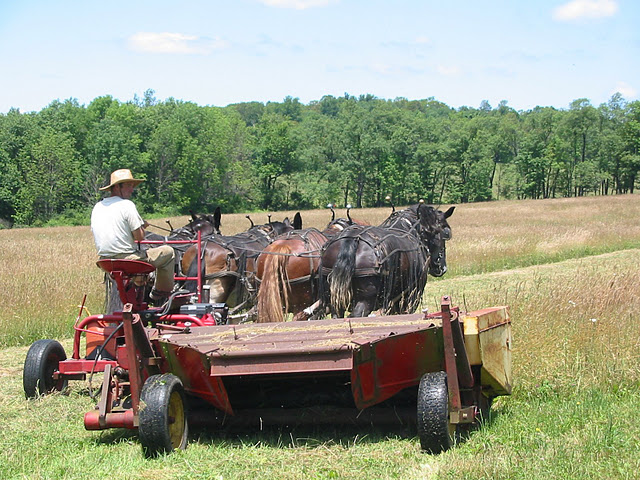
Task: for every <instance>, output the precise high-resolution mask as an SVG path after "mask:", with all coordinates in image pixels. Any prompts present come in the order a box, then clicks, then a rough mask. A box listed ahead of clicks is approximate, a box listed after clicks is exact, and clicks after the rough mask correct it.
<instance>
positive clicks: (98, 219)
mask: <svg viewBox="0 0 640 480" xmlns="http://www.w3.org/2000/svg"><path fill="white" fill-rule="evenodd" d="M142 182H144V180H140V179H136V178H133V175H132V174H131V170H128V169H125V168H123V169H120V170H116V171H114V172H113V173H112V174H111V182H110V183H109V185H107V186H106V187H102V188H100V190H102V191H104V190H109V191H110V192H111V195H110V196H108V197H106V198H104V199H103V200H101V201H100V202H98V203H97V204H96V205H95V206H94V207H93V211H92V212H91V231H92V232H93V239H94V241H95V244H96V249H97V251H98V256H99V257H100V258H101V259H103V258H123V259H128V260H143V261H145V262H148V263H150V264H151V265H153V266H154V267H156V279H155V285H154V287H153V289H152V290H151V294H150V298H151V299H152V300H153V301H154V302H155V303H162V302H163V301H164V300H165V299H167V298H168V297H169V295H170V294H171V291H172V290H173V282H174V279H173V272H174V256H175V253H174V251H173V248H171V247H170V246H169V245H161V246H159V247H156V248H149V249H148V250H147V251H146V252H145V251H143V250H141V249H140V248H139V246H138V244H136V242H137V241H140V240H143V239H144V229H145V227H147V226H149V224H148V223H147V222H145V221H144V220H142V218H141V217H140V214H139V213H138V209H137V208H136V206H135V204H134V203H133V202H132V201H131V200H129V198H131V195H132V194H133V189H134V188H135V187H136V185H138V184H140V183H142Z"/></svg>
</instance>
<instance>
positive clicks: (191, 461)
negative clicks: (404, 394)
mask: <svg viewBox="0 0 640 480" xmlns="http://www.w3.org/2000/svg"><path fill="white" fill-rule="evenodd" d="M639 268H640V251H637V250H636V251H623V252H616V253H612V254H607V255H602V256H597V257H591V258H585V259H578V260H570V261H566V262H562V263H558V264H551V265H540V266H535V267H529V268H522V269H517V270H513V271H507V272H497V273H493V274H488V275H477V276H469V277H458V278H452V279H448V280H443V281H441V282H437V283H433V284H429V285H428V286H427V292H428V294H429V298H430V299H431V300H430V301H429V302H428V303H429V304H430V308H431V309H432V310H433V309H435V305H436V304H437V302H438V299H439V296H440V295H441V294H442V293H445V292H446V293H451V294H452V296H453V300H454V303H459V304H460V303H462V301H463V300H464V301H466V302H467V303H468V307H469V308H470V309H473V308H479V307H480V306H488V305H493V304H499V303H508V304H509V305H510V311H511V315H512V321H513V339H514V349H513V356H514V381H515V388H514V392H513V395H512V396H510V397H500V398H498V399H497V400H496V401H495V402H494V406H493V409H492V410H493V419H492V421H491V422H490V423H489V424H485V425H484V426H483V427H482V428H481V429H480V430H478V431H475V432H473V433H472V434H471V436H470V438H469V439H467V441H465V442H464V443H461V444H460V445H458V446H456V447H455V448H454V449H452V450H450V451H448V452H446V453H444V454H442V455H438V456H431V455H426V454H423V453H421V452H420V449H419V442H418V441H417V439H416V438H415V437H414V433H413V432H411V431H400V432H387V431H384V430H380V429H374V428H363V429H358V430H356V429H353V428H340V427H331V428H320V427H313V428H288V427H282V428H280V429H271V430H266V431H263V432H246V431H240V430H238V431H234V430H227V431H224V432H218V431H208V430H200V431H196V432H193V433H192V435H191V438H190V445H189V448H188V449H187V450H186V451H184V452H177V453H175V454H172V455H169V456H166V457H162V458H159V459H155V460H148V459H145V458H144V457H143V456H142V452H141V447H140V445H139V443H138V441H137V437H136V435H135V434H134V433H132V432H128V431H125V430H110V431H105V432H88V431H85V430H84V428H83V426H82V425H83V424H82V417H83V415H84V413H85V412H86V411H88V410H90V409H92V408H93V406H94V402H93V401H92V400H91V399H90V398H89V396H88V394H87V389H86V386H85V385H84V384H83V383H82V382H74V383H73V384H72V389H71V392H70V393H69V394H68V395H53V396H49V397H45V398H42V399H38V400H35V401H26V400H24V398H23V394H22V385H21V369H22V361H23V359H24V355H25V354H26V350H27V347H11V348H6V349H3V350H1V351H0V365H2V367H1V368H0V376H1V377H2V378H1V380H0V381H1V382H2V385H3V389H2V391H1V392H0V428H2V431H3V435H2V436H1V437H0V477H2V478H34V479H44V478H61V479H66V478H68V479H82V478H87V479H88V478H91V479H94V478H127V479H128V478H131V479H150V478H153V479H154V480H159V479H169V478H178V479H180V478H185V479H187V478H189V479H198V478H203V479H204V478H207V479H208V478H223V479H246V478H260V479H300V478H313V479H331V478H340V479H371V478H381V479H382V478H385V479H386V478H389V479H391V478H402V479H414V478H415V479H423V478H431V479H436V478H437V479H444V478H450V479H468V478H473V479H549V478H571V479H594V480H595V479H602V478H607V479H610V478H619V479H632V478H637V472H638V471H640V460H639V457H638V455H637V452H638V451H640V433H639V432H640V429H638V427H637V420H636V419H637V412H638V411H640V410H639V409H640V395H638V391H639V390H640V358H639V355H638V346H639V343H640V339H639V337H638V333H639V331H640V330H639V328H638V315H637V312H638V308H639V307H640V297H638V298H637V297H636V295H635V292H636V291H637V289H638V288H639V287H640V280H638V279H637V271H638V269H639ZM491 300H499V301H493V302H492V301H491ZM503 300H506V301H507V302H502V301H503ZM594 319H595V321H594ZM65 348H66V349H67V351H68V350H69V348H70V342H69V341H66V342H65Z"/></svg>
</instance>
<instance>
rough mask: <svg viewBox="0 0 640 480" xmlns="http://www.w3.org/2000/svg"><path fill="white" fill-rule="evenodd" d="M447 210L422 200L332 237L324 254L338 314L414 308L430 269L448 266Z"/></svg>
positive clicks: (324, 278)
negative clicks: (377, 222) (376, 223)
mask: <svg viewBox="0 0 640 480" xmlns="http://www.w3.org/2000/svg"><path fill="white" fill-rule="evenodd" d="M454 209H455V207H451V208H449V209H448V210H447V211H446V212H442V211H440V210H438V209H436V208H433V207H431V206H428V205H425V204H422V203H419V204H417V205H413V206H411V207H409V208H407V209H405V210H402V211H398V212H393V213H392V214H391V215H390V216H389V218H387V219H386V220H385V221H384V222H383V223H382V224H380V225H379V226H377V227H371V226H362V225H352V226H350V227H348V228H346V229H345V230H344V231H343V232H341V233H340V234H339V235H337V236H336V237H334V238H333V239H331V240H329V241H328V242H327V243H326V244H325V246H324V248H323V249H322V257H321V260H320V275H321V288H322V289H323V300H324V302H325V304H327V305H329V306H330V309H331V313H332V315H333V316H337V317H344V314H345V312H346V311H350V312H351V314H350V316H351V317H365V316H367V315H369V314H370V313H371V312H372V311H374V310H378V309H380V310H381V311H382V313H383V314H385V315H389V314H400V313H411V312H413V311H415V310H416V309H417V308H418V306H419V304H420V300H421V298H422V292H423V290H424V287H425V285H426V282H427V272H428V273H430V274H431V275H433V276H436V277H439V276H442V275H444V273H445V272H446V271H447V261H446V249H445V242H446V241H447V240H449V239H450V238H451V227H450V226H449V224H448V222H447V218H449V217H450V216H451V215H452V214H453V210H454Z"/></svg>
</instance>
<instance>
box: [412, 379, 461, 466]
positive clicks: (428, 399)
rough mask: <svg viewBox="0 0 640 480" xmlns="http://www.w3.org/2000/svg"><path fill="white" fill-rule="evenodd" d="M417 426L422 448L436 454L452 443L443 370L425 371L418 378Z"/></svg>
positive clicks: (449, 446) (445, 380)
mask: <svg viewBox="0 0 640 480" xmlns="http://www.w3.org/2000/svg"><path fill="white" fill-rule="evenodd" d="M417 427H418V437H419V438H420V446H421V447H422V450H424V451H426V452H429V453H434V454H437V453H441V452H444V451H446V450H448V449H449V448H451V446H452V445H453V437H452V435H451V425H450V424H449V392H448V389H447V374H446V373H445V372H429V373H425V374H424V375H423V376H422V378H421V379H420V386H419V387H418V424H417Z"/></svg>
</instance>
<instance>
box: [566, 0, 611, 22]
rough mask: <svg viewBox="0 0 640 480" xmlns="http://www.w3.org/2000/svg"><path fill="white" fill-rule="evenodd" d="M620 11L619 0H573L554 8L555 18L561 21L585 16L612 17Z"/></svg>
mask: <svg viewBox="0 0 640 480" xmlns="http://www.w3.org/2000/svg"><path fill="white" fill-rule="evenodd" d="M617 12H618V2H617V0H573V1H571V2H569V3H565V4H564V5H560V6H559V7H556V8H555V9H554V10H553V19H554V20H558V21H561V22H564V21H571V20H580V19H584V18H602V17H611V16H613V15H615V14H616V13H617Z"/></svg>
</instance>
